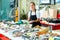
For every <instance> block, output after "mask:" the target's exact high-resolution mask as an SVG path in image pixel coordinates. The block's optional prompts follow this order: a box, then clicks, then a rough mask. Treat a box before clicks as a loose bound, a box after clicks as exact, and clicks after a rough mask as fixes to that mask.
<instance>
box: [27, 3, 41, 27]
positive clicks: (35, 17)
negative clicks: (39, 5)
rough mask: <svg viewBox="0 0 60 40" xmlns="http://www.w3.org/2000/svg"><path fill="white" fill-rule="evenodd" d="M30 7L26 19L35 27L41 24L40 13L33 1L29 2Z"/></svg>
mask: <svg viewBox="0 0 60 40" xmlns="http://www.w3.org/2000/svg"><path fill="white" fill-rule="evenodd" d="M30 8H31V10H30V12H29V13H28V20H29V21H30V23H31V24H32V27H35V26H36V25H41V24H40V22H39V19H40V13H39V11H37V10H36V8H35V3H34V2H31V3H30Z"/></svg>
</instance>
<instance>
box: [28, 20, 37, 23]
mask: <svg viewBox="0 0 60 40" xmlns="http://www.w3.org/2000/svg"><path fill="white" fill-rule="evenodd" d="M33 22H37V20H32V21H30V22H29V23H33Z"/></svg>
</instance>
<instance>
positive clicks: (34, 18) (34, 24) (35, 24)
mask: <svg viewBox="0 0 60 40" xmlns="http://www.w3.org/2000/svg"><path fill="white" fill-rule="evenodd" d="M30 19H31V20H37V16H36V10H35V15H32V11H31V13H30ZM31 24H32V28H33V27H35V26H37V25H39V26H40V25H41V24H40V22H33V23H31Z"/></svg>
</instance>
